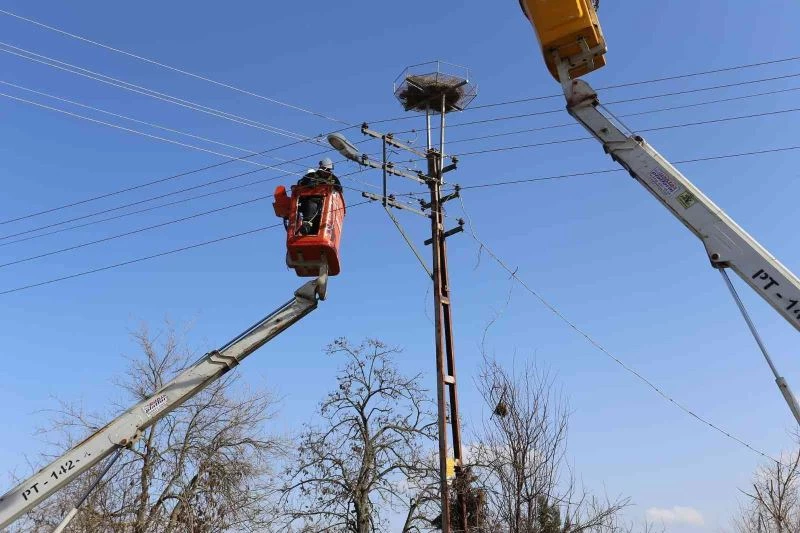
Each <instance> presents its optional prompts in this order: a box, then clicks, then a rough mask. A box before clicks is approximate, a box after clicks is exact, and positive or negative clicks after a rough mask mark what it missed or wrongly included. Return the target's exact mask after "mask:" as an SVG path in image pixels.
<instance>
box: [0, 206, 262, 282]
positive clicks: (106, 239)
mask: <svg viewBox="0 0 800 533" xmlns="http://www.w3.org/2000/svg"><path fill="white" fill-rule="evenodd" d="M271 196H272V195H264V196H259V197H257V198H252V199H250V200H244V201H242V202H237V203H235V204H229V205H225V206H222V207H218V208H216V209H210V210H208V211H203V212H201V213H195V214H193V215H188V216H185V217H181V218H176V219H174V220H169V221H167V222H161V223H159V224H153V225H151V226H145V227H143V228H137V229H135V230H131V231H126V232H124V233H118V234H116V235H111V236H109V237H103V238H102V239H96V240H93V241H89V242H84V243H81V244H76V245H73V246H67V247H66V248H59V249H58V250H52V251H49V252H44V253H41V254H37V255H31V256H28V257H24V258H22V259H16V260H14V261H9V262H7V263H0V268H5V267H8V266H12V265H18V264H20V263H27V262H29V261H33V260H36V259H42V258H44V257H50V256H51V255H57V254H61V253H64V252H70V251H72V250H78V249H80V248H86V247H87V246H93V245H95V244H100V243H104V242H110V241H114V240H117V239H121V238H123V237H129V236H131V235H138V234H139V233H144V232H146V231H150V230H153V229H158V228H163V227H166V226H171V225H173V224H178V223H180V222H186V221H188V220H195V219H197V218H200V217H204V216H207V215H212V214H215V213H221V212H223V211H227V210H229V209H233V208H236V207H241V206H244V205H250V204H253V203H255V202H260V201H262V200H266V199H267V198H270V197H271Z"/></svg>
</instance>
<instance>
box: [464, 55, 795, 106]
mask: <svg viewBox="0 0 800 533" xmlns="http://www.w3.org/2000/svg"><path fill="white" fill-rule="evenodd" d="M798 60H800V56H792V57H786V58H781V59H770V60H767V61H759V62H757V63H749V64H744V65H734V66H731V67H723V68H718V69H711V70H704V71H701V72H692V73H688V74H675V75H672V76H666V77H662V78H651V79H648V80H639V81H629V82H623V83H618V84H615V85H606V86H605V87H599V88H597V89H596V90H598V91H609V90H613V89H621V88H624V87H634V86H638V85H649V84H653V83H660V82H664V81H674V80H679V79H686V78H694V77H698V76H707V75H710V74H719V73H722V72H733V71H738V70H744V69H749V68H755V67H763V66H767V65H775V64H778V63H788V62H792V61H798ZM776 79H779V78H776ZM751 83H753V82H751ZM731 86H733V85H731ZM563 96H564V95H563V93H558V94H549V95H543V96H531V97H528V98H521V99H518V100H506V101H502V102H493V103H488V104H482V105H478V106H473V107H470V108H468V109H472V110H477V109H485V108H487V107H497V106H504V105H511V104H520V103H524V102H533V101H537V100H546V99H549V98H560V97H563Z"/></svg>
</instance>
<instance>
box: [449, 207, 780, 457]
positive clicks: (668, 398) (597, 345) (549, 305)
mask: <svg viewBox="0 0 800 533" xmlns="http://www.w3.org/2000/svg"><path fill="white" fill-rule="evenodd" d="M459 199H460V201H461V209H462V211H463V212H464V218H466V219H467V228H468V230H469V233H470V235H471V236H472V238H473V239H474V240H475V242H476V243H477V244H478V245H479V246H480V249H481V250H485V251H486V253H487V254H489V256H490V257H491V258H492V259H493V260H494V261H495V262H496V263H497V264H498V265H500V267H501V268H502V269H503V270H505V271H506V272H507V273H508V274H509V275H510V276H511V277H512V278H513V279H514V280H515V281H516V282H517V283H519V284H520V285H521V286H522V287H523V288H524V289H525V290H526V291H528V292H529V293H530V294H531V295H533V296H534V297H535V298H536V299H537V300H539V302H541V304H542V305H544V306H545V307H546V308H547V309H548V310H549V311H550V312H551V313H553V314H554V315H555V316H556V317H558V318H559V319H560V320H561V321H562V322H564V323H565V324H566V325H567V326H569V327H570V328H571V329H572V330H574V331H575V332H576V333H578V335H580V336H581V337H583V338H584V340H586V341H587V342H588V343H589V344H591V345H592V346H594V347H595V348H596V349H598V350H599V351H600V352H602V353H603V354H604V355H606V356H607V357H609V358H610V359H611V360H612V361H614V362H615V363H616V364H618V365H619V366H620V367H622V368H623V369H624V370H625V371H626V372H628V373H629V374H631V375H633V376H635V377H636V378H637V379H639V380H640V381H642V382H643V383H644V384H646V385H647V386H648V387H650V388H651V389H652V390H653V391H655V392H656V393H657V394H658V395H659V396H661V397H662V398H663V399H664V400H666V401H668V402H669V403H671V404H672V405H674V406H675V407H677V408H678V409H680V410H681V411H683V412H684V413H686V414H688V415H689V416H691V417H692V418H694V419H696V420H697V421H698V422H701V423H703V424H705V425H707V426H708V427H710V428H712V429H713V430H715V431H717V432H718V433H720V434H722V435H724V436H725V437H727V438H728V439H730V440H732V441H734V442H736V443H738V444H740V445H742V446H744V447H745V448H747V449H748V450H750V451H752V452H755V453H757V454H758V455H760V456H762V457H764V458H766V459H770V460H771V461H774V462H776V463H780V462H779V461H778V460H777V459H775V458H773V457H771V456H770V455H768V454H767V453H765V452H763V451H761V450H759V449H757V448H756V447H754V446H753V445H751V444H749V443H747V442H745V441H744V440H742V439H741V438H739V437H736V436H734V435H733V434H732V433H730V432H729V431H727V430H724V429H722V428H721V427H720V426H718V425H716V424H714V423H713V422H711V421H710V420H709V419H707V418H704V417H702V416H700V415H698V414H697V413H695V412H694V411H692V410H691V409H689V408H688V407H686V406H685V405H683V404H681V403H680V402H678V401H676V400H675V399H674V398H672V397H671V396H669V395H668V394H667V393H666V392H664V390H663V389H662V388H661V387H659V386H658V385H656V384H655V383H654V382H653V381H651V380H649V379H648V378H646V377H644V376H643V375H642V374H641V373H639V372H638V371H636V370H635V369H633V368H632V367H630V366H628V365H627V364H626V363H625V362H623V361H622V360H621V359H619V358H618V357H616V356H615V355H614V354H612V353H611V352H610V351H608V350H607V349H606V348H605V347H603V345H602V344H600V342H598V341H597V340H596V339H595V338H594V337H592V336H591V335H589V334H588V333H586V332H585V331H584V330H583V329H581V328H580V327H578V326H577V325H576V324H575V323H574V322H572V321H571V320H570V319H569V318H567V316H566V315H564V314H563V313H562V312H561V311H560V310H559V309H558V308H557V307H556V306H555V305H553V304H552V303H550V302H549V301H548V300H546V299H545V298H544V297H543V296H542V295H541V294H539V293H538V292H537V291H536V290H534V289H533V288H531V287H530V285H528V284H527V283H526V282H525V280H523V279H522V278H521V277H520V276H519V274H518V273H517V270H516V269H514V270H512V269H511V268H509V267H508V265H506V263H505V262H504V261H503V260H502V259H500V258H499V257H498V256H497V254H495V253H494V252H493V251H492V249H491V248H489V247H488V246H487V245H486V243H485V242H484V241H482V240H481V239H480V238H478V236H477V235H476V233H475V228H474V226H473V224H472V220H471V219H470V217H469V214H468V213H467V210H466V207H464V200H463V198H461V197H459Z"/></svg>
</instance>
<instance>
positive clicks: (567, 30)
mask: <svg viewBox="0 0 800 533" xmlns="http://www.w3.org/2000/svg"><path fill="white" fill-rule="evenodd" d="M520 5H521V6H522V9H523V11H524V12H525V15H526V16H527V17H528V20H530V21H531V24H533V28H534V29H535V30H536V36H537V37H538V38H539V44H540V45H541V46H542V54H543V55H544V61H545V63H546V64H547V68H548V69H549V70H550V74H552V75H553V77H554V78H555V79H556V80H558V69H557V67H556V61H555V57H554V55H553V52H558V54H559V56H560V57H561V59H569V60H570V63H571V65H572V67H571V68H570V69H569V73H570V76H571V77H572V78H577V77H578V76H582V75H583V74H586V73H588V72H591V71H593V70H597V69H599V68H600V67H602V66H603V65H605V64H606V60H605V51H606V42H605V39H604V38H603V33H602V31H601V30H600V22H599V20H598V19H597V12H596V11H595V9H594V6H593V5H592V4H591V0H520ZM581 40H583V41H585V42H586V45H587V47H588V49H589V50H591V51H592V53H591V54H590V55H589V56H588V57H587V56H586V53H585V51H584V50H583V49H582V48H581Z"/></svg>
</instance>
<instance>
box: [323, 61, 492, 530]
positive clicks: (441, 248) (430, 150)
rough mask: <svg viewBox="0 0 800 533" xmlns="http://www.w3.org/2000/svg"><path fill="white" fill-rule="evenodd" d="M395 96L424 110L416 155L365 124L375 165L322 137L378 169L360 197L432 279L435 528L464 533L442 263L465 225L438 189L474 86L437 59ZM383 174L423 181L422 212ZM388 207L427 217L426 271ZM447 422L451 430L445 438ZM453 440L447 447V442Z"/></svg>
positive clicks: (406, 76) (416, 70)
mask: <svg viewBox="0 0 800 533" xmlns="http://www.w3.org/2000/svg"><path fill="white" fill-rule="evenodd" d="M445 68H446V69H449V70H454V69H459V70H460V72H458V74H453V73H452V72H444V69H445ZM394 94H395V96H396V97H397V99H398V100H399V101H400V103H401V104H402V105H403V108H404V109H405V110H406V111H415V112H420V113H424V114H425V129H426V137H427V147H426V148H427V149H426V151H425V152H422V151H420V150H418V149H416V148H414V147H411V146H409V145H408V144H405V143H402V142H400V141H398V140H397V139H395V138H394V136H393V135H391V134H383V133H379V132H376V131H373V130H371V129H370V128H369V125H367V124H364V125H363V126H362V128H361V131H362V133H364V134H365V135H368V136H371V137H374V138H378V139H381V140H382V141H383V162H382V163H378V162H377V161H373V160H371V159H369V157H368V156H367V155H366V154H361V153H359V152H358V150H357V149H356V148H355V146H353V145H352V143H350V142H349V141H347V140H346V139H345V138H344V137H342V136H341V135H340V134H333V135H330V136H329V137H328V140H329V142H330V143H331V145H333V147H334V148H336V149H337V150H339V152H340V153H341V154H342V155H344V156H345V157H347V158H348V159H351V160H353V161H355V162H357V163H359V164H361V165H363V166H369V167H372V168H376V169H381V170H383V195H382V196H380V195H376V194H371V193H363V195H364V196H365V197H366V198H370V199H372V200H378V201H381V202H382V203H383V206H384V208H385V209H386V211H387V213H389V216H390V217H391V218H392V221H393V222H394V223H395V225H396V226H397V228H398V230H400V232H401V233H402V234H403V237H404V238H405V239H406V242H407V243H408V244H409V246H410V247H411V248H412V250H413V251H414V253H415V255H416V256H417V259H419V260H420V262H421V263H423V267H424V268H425V270H426V271H427V272H428V274H429V275H430V276H431V278H432V281H433V304H434V325H435V337H434V346H435V350H436V397H437V407H438V409H437V415H438V421H437V422H438V423H437V427H438V433H439V483H440V497H441V508H442V515H441V529H442V532H443V533H462V532H463V533H466V532H467V531H468V520H467V518H468V517H467V508H466V501H465V498H464V494H463V491H462V489H463V488H464V486H465V483H462V482H461V481H462V478H463V476H464V474H465V472H464V468H463V467H464V463H463V460H464V456H463V449H462V442H461V418H460V416H459V412H458V389H457V380H456V359H455V343H454V335H453V319H452V307H451V305H452V304H451V300H450V281H449V270H448V265H447V242H446V240H447V238H448V237H450V236H452V235H455V234H457V233H459V232H461V231H463V229H464V221H463V220H459V221H458V222H459V223H458V225H457V226H455V227H454V228H452V229H450V230H445V226H444V225H445V212H444V205H445V203H447V202H448V201H450V200H453V199H455V198H458V196H459V188H458V185H456V186H455V188H454V191H453V192H451V193H449V194H447V195H445V196H442V186H443V185H444V184H445V181H444V176H445V174H446V173H448V172H450V171H452V170H455V169H456V167H457V164H458V160H457V158H455V157H452V158H450V161H451V163H450V164H449V165H445V160H446V157H445V151H444V142H445V118H446V116H447V114H448V113H450V112H452V111H461V110H463V109H464V108H465V107H466V106H467V105H469V103H470V102H472V100H473V99H474V98H475V96H477V88H476V87H475V86H474V85H473V84H472V83H470V82H469V76H468V72H467V71H466V69H463V68H461V67H456V66H455V65H448V64H446V63H442V62H440V61H436V62H434V63H426V64H422V65H416V66H414V67H409V68H407V69H406V70H405V71H403V73H402V74H401V75H400V76H399V77H398V78H397V80H395V86H394ZM436 114H438V115H439V118H440V121H439V128H438V129H439V139H438V141H439V142H438V147H435V146H434V143H433V138H434V134H433V133H434V129H433V126H432V118H433V116H434V115H436ZM387 145H389V146H393V147H395V148H400V149H403V150H406V151H409V152H411V153H413V154H416V155H417V156H419V157H421V158H424V159H426V160H427V173H422V172H416V173H415V172H413V171H410V170H407V169H402V168H398V167H397V166H395V165H394V164H392V163H391V162H389V161H387V159H386V146H387ZM388 175H394V176H403V177H406V178H410V179H412V180H414V181H416V182H418V183H420V184H426V185H427V186H428V189H429V191H430V200H429V201H427V202H426V201H420V206H421V211H420V210H418V209H414V208H412V207H410V206H409V205H408V204H404V203H402V202H398V201H397V199H396V198H394V197H392V196H387V178H388ZM390 208H395V209H403V210H406V211H412V212H415V213H417V214H420V215H423V216H426V217H428V218H430V221H431V237H430V239H428V240H426V241H425V245H430V246H431V251H432V256H433V268H432V269H429V268H428V267H427V265H426V264H425V262H424V260H423V259H422V256H421V255H420V253H419V252H418V251H417V250H416V248H415V247H414V245H413V243H412V242H411V240H410V239H409V238H408V236H407V235H406V234H405V232H404V231H403V229H402V227H401V226H400V224H399V222H398V221H397V220H396V219H395V218H394V215H392V213H391V210H390ZM448 424H449V425H450V431H449V433H450V435H449V436H448V428H447V426H448ZM451 439H452V443H451V445H448V443H449V442H450V440H451ZM451 467H452V469H453V470H454V474H455V483H454V486H455V487H456V488H457V501H456V503H457V506H458V507H457V508H458V511H459V512H458V513H457V515H458V518H457V520H455V522H457V523H454V520H453V518H454V517H453V516H451V514H452V513H451V511H452V506H451V501H450V484H449V482H448V481H449V480H448V470H449V469H450V468H451Z"/></svg>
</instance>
